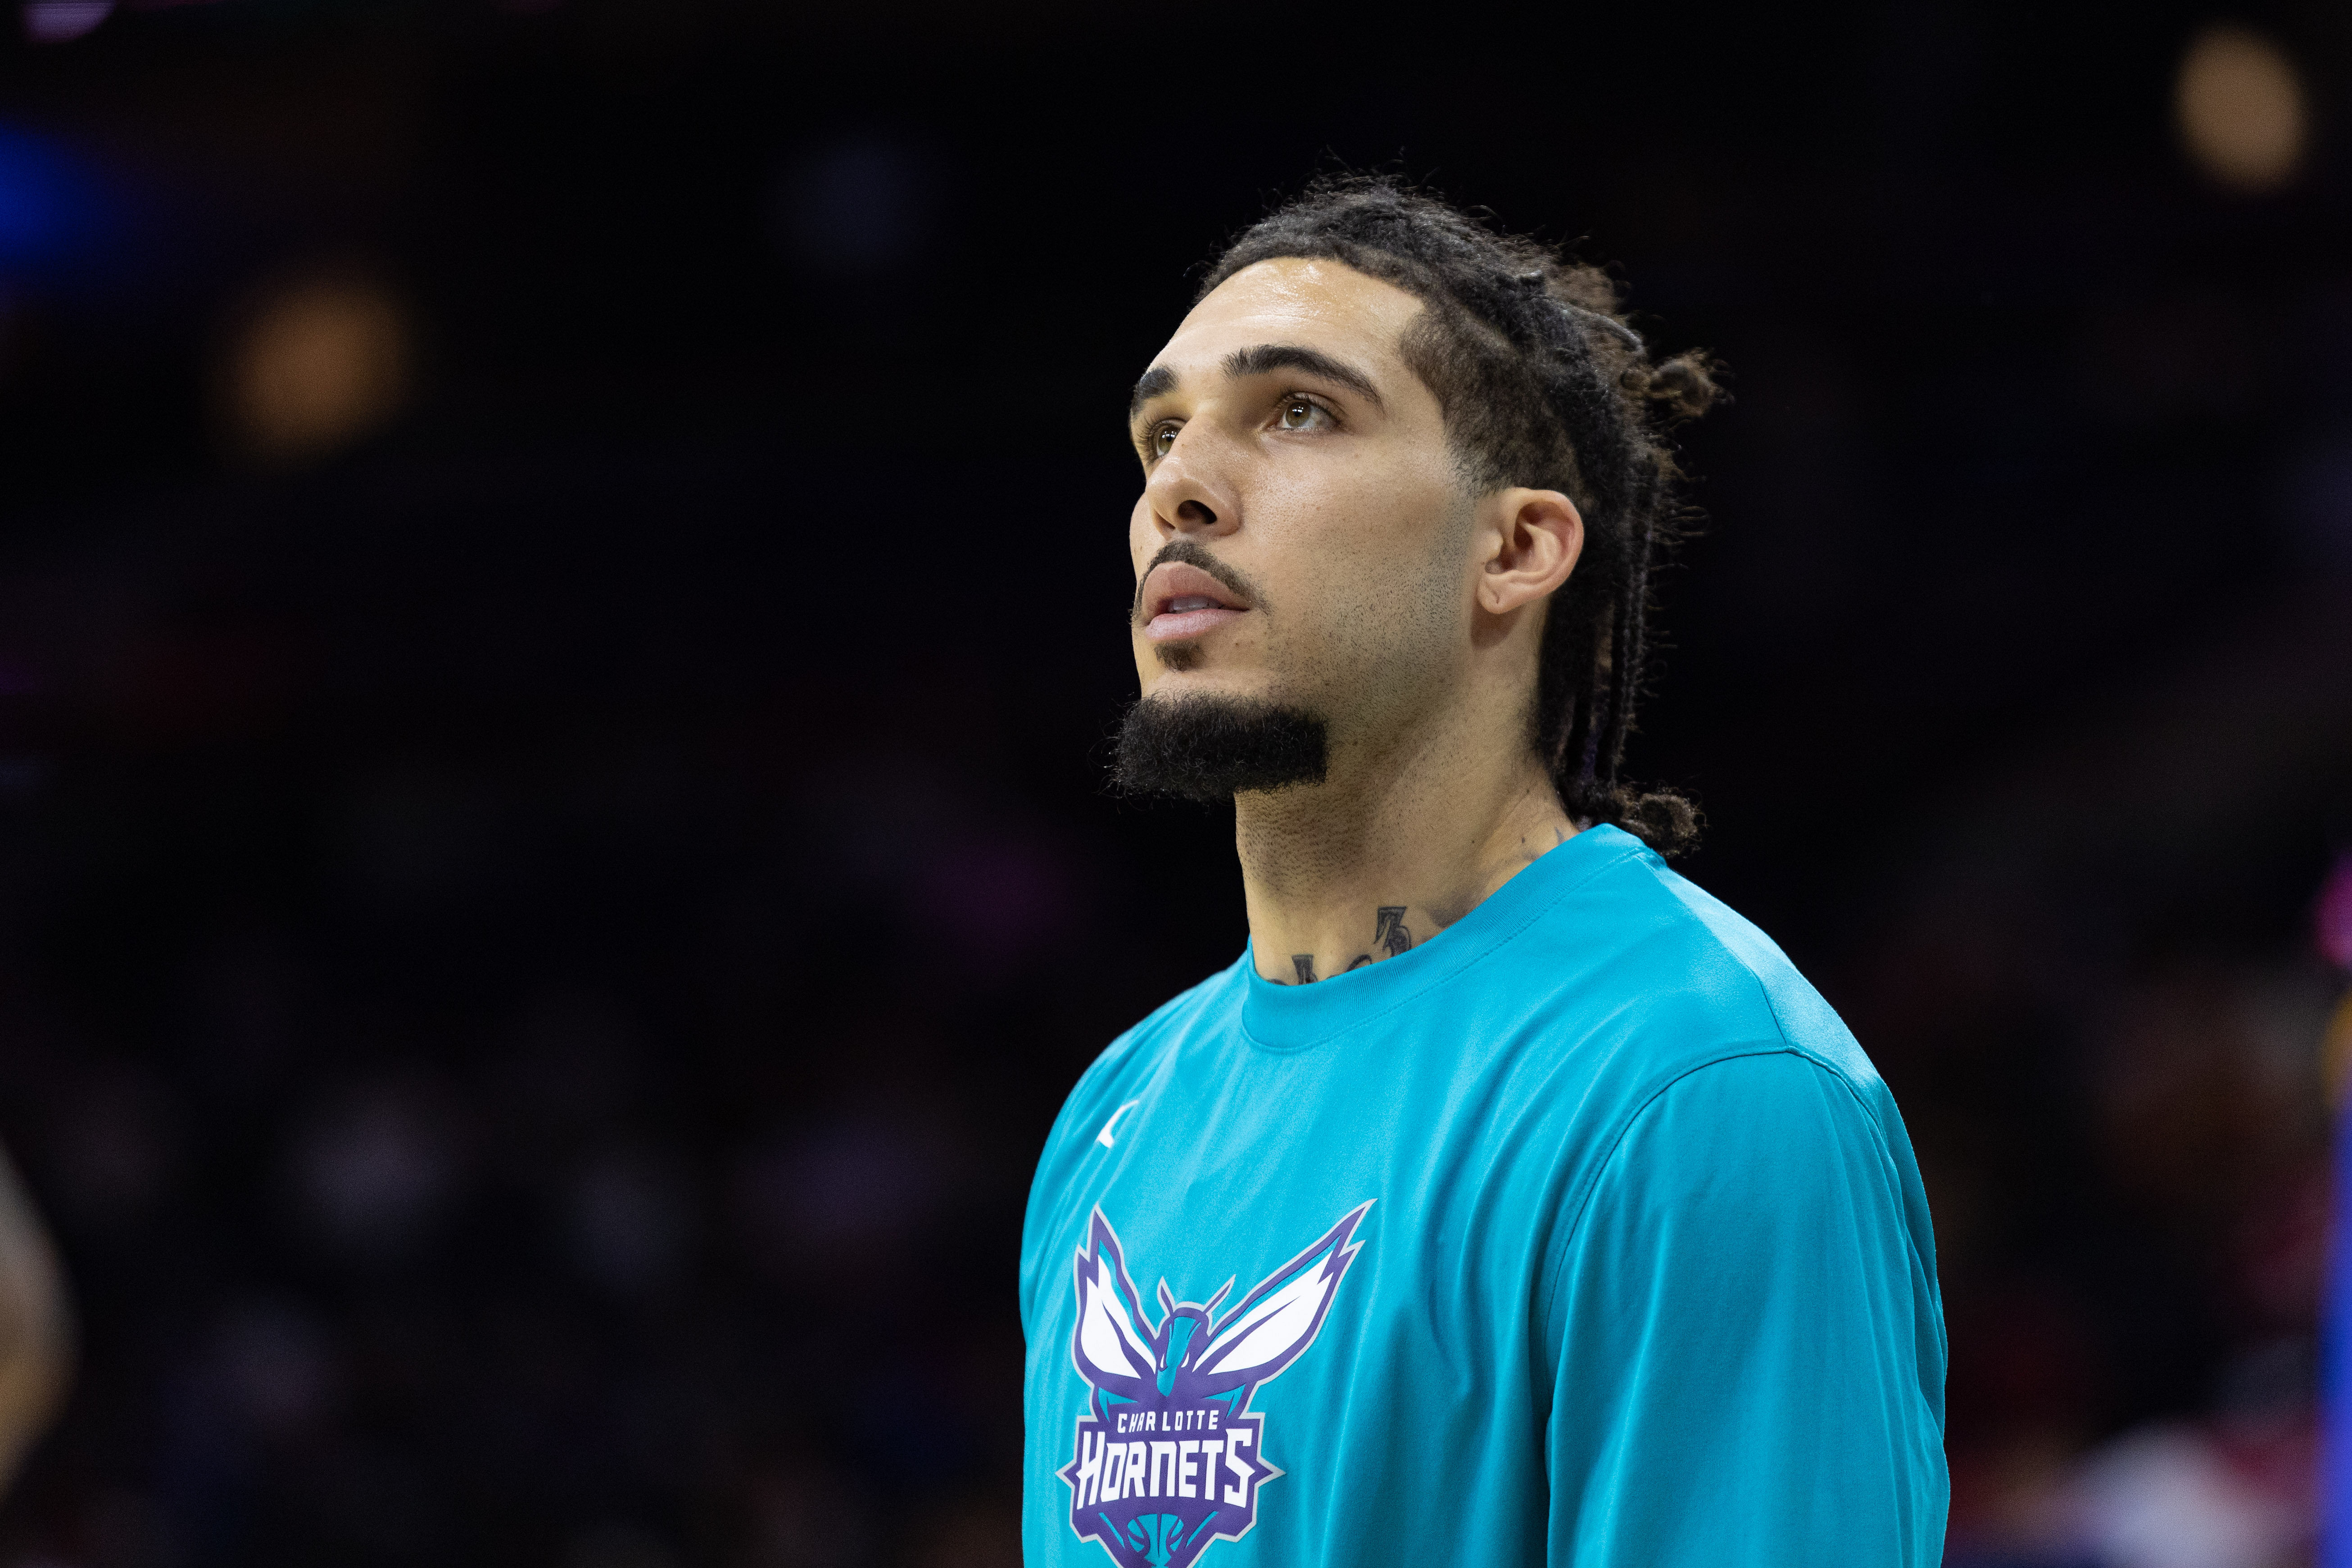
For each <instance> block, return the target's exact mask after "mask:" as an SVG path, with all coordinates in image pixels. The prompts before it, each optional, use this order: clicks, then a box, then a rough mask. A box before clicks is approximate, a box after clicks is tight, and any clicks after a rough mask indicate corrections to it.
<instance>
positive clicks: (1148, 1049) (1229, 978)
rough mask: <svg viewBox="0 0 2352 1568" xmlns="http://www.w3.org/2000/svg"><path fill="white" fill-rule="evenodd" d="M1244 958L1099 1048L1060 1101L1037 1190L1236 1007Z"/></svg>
mask: <svg viewBox="0 0 2352 1568" xmlns="http://www.w3.org/2000/svg"><path fill="white" fill-rule="evenodd" d="M1246 962H1247V955H1246V954H1244V957H1243V958H1241V959H1238V960H1236V961H1235V962H1234V963H1233V964H1231V965H1229V966H1228V967H1226V968H1224V969H1223V970H1220V971H1218V972H1217V973H1214V974H1212V975H1210V976H1209V977H1208V978H1207V979H1206V980H1203V981H1202V982H1201V983H1200V984H1197V985H1194V986H1192V988H1191V989H1189V990H1186V991H1182V992H1180V993H1178V994H1176V995H1174V996H1172V997H1171V998H1169V999H1168V1000H1167V1001H1166V1002H1163V1003H1162V1004H1160V1005H1159V1006H1158V1007H1156V1008H1154V1009H1152V1011H1151V1012H1150V1014H1148V1015H1146V1016H1145V1017H1144V1018H1143V1019H1142V1021H1141V1022H1139V1023H1138V1024H1136V1025H1135V1026H1133V1027H1131V1028H1129V1029H1128V1030H1127V1031H1126V1032H1124V1033H1123V1034H1121V1035H1120V1036H1119V1037H1118V1038H1117V1039H1114V1040H1113V1041H1111V1043H1110V1044H1109V1045H1108V1046H1106V1047H1103V1051H1102V1054H1101V1055H1100V1056H1098V1057H1097V1058H1095V1059H1094V1061H1093V1062H1092V1063H1090V1064H1089V1065H1088V1066H1087V1069H1086V1071H1085V1072H1083V1073H1081V1074H1079V1075H1078V1081H1077V1082H1076V1084H1075V1085H1073V1086H1072V1087H1071V1089H1070V1092H1069V1095H1068V1096H1067V1098H1066V1099H1065V1100H1063V1102H1062V1110H1061V1114H1060V1115H1058V1116H1056V1117H1055V1119H1054V1129H1053V1131H1051V1132H1050V1133H1048V1134H1047V1135H1046V1140H1045V1153H1044V1155H1043V1157H1042V1158H1041V1159H1040V1160H1039V1162H1038V1167H1037V1185H1039V1186H1040V1187H1042V1186H1044V1185H1045V1184H1046V1183H1047V1181H1048V1179H1049V1177H1051V1176H1052V1174H1053V1173H1054V1169H1055V1165H1056V1163H1057V1162H1061V1163H1066V1160H1067V1158H1068V1156H1069V1155H1070V1153H1071V1152H1077V1153H1079V1154H1083V1153H1084V1152H1085V1151H1086V1148H1087V1145H1088V1144H1089V1143H1090V1142H1092V1141H1093V1139H1094V1138H1095V1136H1096V1134H1097V1132H1099V1131H1101V1128H1102V1125H1103V1123H1104V1122H1105V1121H1108V1119H1109V1118H1110V1116H1111V1115H1112V1114H1113V1113H1114V1112H1116V1111H1117V1110H1118V1108H1119V1106H1120V1105H1122V1104H1123V1103H1125V1102H1126V1101H1127V1100H1129V1099H1131V1098H1133V1097H1134V1096H1135V1094H1136V1093H1137V1090H1138V1086H1139V1085H1141V1084H1144V1083H1147V1082H1149V1081H1150V1079H1152V1077H1153V1076H1154V1075H1155V1074H1156V1073H1157V1072H1159V1071H1160V1069H1161V1068H1162V1067H1163V1066H1164V1064H1165V1063H1166V1062H1167V1061H1168V1059H1169V1058H1170V1057H1171V1055H1172V1054H1173V1053H1174V1051H1175V1050H1176V1049H1177V1048H1178V1047H1180V1046H1181V1044H1182V1043H1183V1042H1184V1041H1185V1040H1187V1039H1191V1038H1194V1037H1198V1036H1199V1035H1200V1034H1201V1033H1202V1031H1203V1030H1205V1029H1210V1028H1213V1027H1214V1026H1216V1025H1217V1024H1218V1023H1220V1022H1222V1021H1223V1020H1224V1019H1225V1017H1226V1016H1227V1015H1228V1014H1230V1013H1232V1012H1233V1011H1234V1010H1236V1009H1238V1008H1239V1006H1240V1005H1241V1002H1240V998H1241V995H1242V991H1243V980H1244V976H1243V974H1242V972H1241V966H1242V964H1243V963H1246Z"/></svg>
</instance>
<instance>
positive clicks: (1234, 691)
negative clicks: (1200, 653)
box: [1143, 660, 1274, 702]
mask: <svg viewBox="0 0 2352 1568" xmlns="http://www.w3.org/2000/svg"><path fill="white" fill-rule="evenodd" d="M1271 686H1272V683H1271V682H1269V681H1268V680H1266V679H1265V677H1264V676H1263V675H1261V674H1258V673H1256V672H1255V671H1252V672H1244V671H1240V670H1231V669H1215V668H1208V667H1207V666H1205V665H1204V664H1202V663H1201V662H1198V661H1197V660H1196V662H1193V663H1189V664H1170V663H1163V664H1162V665H1161V667H1160V668H1159V669H1157V670H1154V671H1152V672H1151V673H1150V675H1149V676H1148V677H1147V678H1146V679H1145V680H1144V682H1143V700H1145V701H1147V702H1175V701H1183V700H1191V699H1193V698H1200V697H1214V698H1223V699H1225V700H1229V701H1259V700H1265V699H1268V698H1271V697H1272V696H1273V695H1274V692H1273V690H1272V689H1271Z"/></svg>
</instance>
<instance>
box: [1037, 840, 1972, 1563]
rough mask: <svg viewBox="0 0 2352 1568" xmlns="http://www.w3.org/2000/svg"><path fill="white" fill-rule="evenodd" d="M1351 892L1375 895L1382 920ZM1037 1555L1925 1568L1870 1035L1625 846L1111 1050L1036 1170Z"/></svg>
mask: <svg viewBox="0 0 2352 1568" xmlns="http://www.w3.org/2000/svg"><path fill="white" fill-rule="evenodd" d="M1368 913H1369V911H1368ZM1021 1310H1022V1323H1023V1327H1024V1331H1025V1333H1026V1335H1027V1339H1028V1363H1027V1373H1026V1385H1025V1401H1024V1403H1025V1413H1026V1417H1027V1439H1026V1445H1025V1453H1024V1484H1023V1493H1024V1499H1023V1512H1022V1540H1023V1548H1024V1559H1025V1561H1026V1562H1027V1563H1029V1564H1030V1565H1031V1568H1044V1565H1045V1564H1058V1563H1069V1564H1091V1565H1095V1568H1099V1565H1100V1564H1101V1563H1102V1560H1103V1557H1104V1555H1105V1554H1106V1553H1108V1556H1109V1557H1110V1559H1111V1560H1112V1561H1113V1562H1116V1563H1120V1564H1122V1565H1125V1568H1144V1565H1150V1568H1188V1565H1189V1564H1191V1563H1195V1562H1201V1561H1204V1560H1205V1562H1206V1563H1208V1564H1209V1565H1210V1568H1244V1565H1246V1564H1251V1563H1259V1564H1268V1565H1272V1564H1281V1565H1283V1568H1302V1565H1306V1564H1327V1563H1328V1564H1334V1565H1338V1564H1349V1565H1355V1564H1368V1563H1380V1564H1387V1563H1431V1564H1435V1563H1445V1564H1449V1565H1454V1568H1490V1565H1491V1568H1503V1565H1506V1564H1508V1565H1510V1568H1532V1565H1534V1564H1539V1563H1544V1564H1552V1565H1554V1568H1566V1565H1569V1564H1574V1565H1575V1568H1739V1565H1744V1564H1754V1565H1756V1568H1766V1565H1769V1568H1799V1565H1802V1564H1822V1565H1829V1564H1836V1565H1839V1568H1857V1565H1877V1564H1885V1565H1889V1568H1893V1565H1895V1564H1902V1565H1905V1568H1931V1565H1932V1564H1934V1563H1937V1562H1938V1561H1939V1560H1940V1558H1941V1556H1942V1550H1943V1536H1944V1515H1945V1509H1946V1504H1947V1501H1948V1479H1947V1476H1946V1471H1945V1467H1944V1457H1943V1421H1944V1401H1943V1392H1944V1356H1945V1349H1944V1326H1943V1311H1942V1307H1941V1304H1940V1301H1939V1300H1938V1298H1937V1289H1936V1266H1935V1241H1934V1237H1933V1233H1932V1231H1931V1230H1930V1228H1929V1225H1928V1218H1927V1196H1926V1194H1925V1192H1924V1191H1923V1190H1922V1189H1921V1186H1920V1183H1919V1173H1918V1167H1917V1165H1916V1162H1915V1161H1914V1159H1913V1157H1912V1152H1911V1145H1910V1141H1909V1139H1908V1138H1907V1137H1906V1135H1905V1132H1904V1130H1903V1122H1902V1119H1901V1118H1900V1117H1899V1116H1898V1115H1897V1114H1896V1112H1895V1102H1894V1100H1893V1098H1892V1097H1891V1096H1890V1095H1889V1094H1888V1093H1887V1090H1886V1087H1885V1084H1884V1083H1882V1082H1881V1081H1880V1080H1879V1078H1878V1075H1877V1073H1876V1072H1875V1071H1874V1070H1873V1069H1872V1068H1871V1065H1870V1062H1869V1060H1868V1059H1867V1058H1865V1057H1864V1055H1863V1053H1862V1050H1861V1048H1860V1047H1858V1046H1857V1045H1856V1044H1855V1043H1854V1040H1853V1036H1852V1035H1851V1034H1849V1033H1848V1032H1847V1030H1846V1028H1845V1026H1843V1024H1842V1023H1840V1022H1839V1020H1838V1017H1837V1015H1836V1014H1835V1013H1833V1012H1832V1010H1831V1009H1830V1007H1829V1005H1828V1004H1827V1003H1825V1002H1823V1001H1822V998H1821V996H1820V995H1819V994H1818V993H1816V992H1815V991H1814V990H1813V989H1812V987H1811V986H1810V985H1809V984H1806V983H1805V981H1804V979H1803V977H1802V976H1801V975H1799V974H1798V973H1797V972H1796V970H1795V969H1794V968H1793V967H1791V965H1790V963H1789V961H1788V959H1787V958H1786V957H1785V956H1783V955H1782V954H1781V952H1780V950H1779V949H1778V948H1777V947H1775V946H1773V944H1772V943H1771V942H1769V940H1768V939H1767V938H1765V937H1764V936H1763V934H1762V933H1761V932H1759V931H1757V930H1756V929H1755V928H1754V927H1753V926H1751V925H1749V924H1748V922H1747V921H1743V920H1741V919H1740V918H1739V917H1738V915H1736V914H1734V913H1732V912H1731V911H1730V910H1728V909H1727V908H1725V907H1724V906H1723V905H1722V904H1720V903H1718V902H1717V901H1716V900H1714V899H1712V898H1709V897H1708V896H1707V895H1706V894H1705V893H1703V892H1701V891H1700V890H1699V889H1697V888H1696V887H1694V886H1692V885H1691V884H1690V883H1689V882H1687V881H1685V880H1684V879H1682V878H1681V877H1679V876H1676V875H1675V873H1674V872H1673V871H1671V870H1669V869H1667V868H1666V867H1665V866H1664V863H1663V862H1661V861H1660V860H1659V859H1658V858H1656V857H1655V856H1654V855H1653V854H1651V853H1650V852H1649V851H1648V850H1647V849H1645V848H1644V847H1643V846H1642V845H1641V844H1640V843H1639V842H1638V841H1637V840H1635V839H1633V838H1632V837H1629V836H1627V835H1626V834H1624V833H1622V832H1620V831H1618V830H1617V829H1615V828H1612V827H1599V828H1594V829H1592V830H1591V831H1589V832H1585V833H1582V834H1580V835H1578V836H1577V837H1573V838H1571V839H1570V840H1569V841H1568V842H1567V843H1565V844H1563V845H1561V846H1560V847H1558V848H1556V849H1554V850H1552V851H1551V852H1550V853H1549V854H1548V855H1545V856H1544V857H1543V858H1540V859H1538V861H1536V862H1535V863H1534V864H1533V865H1531V866H1529V867H1528V868H1526V869H1525V870H1523V871H1521V872H1520V873H1519V874H1518V875H1517V876H1516V877H1514V878H1513V879H1511V880H1510V881H1508V882H1507V883H1505V884H1504V885H1503V887H1502V888H1501V889H1499V890H1498V891H1496V893H1495V894H1494V896H1493V897H1491V898H1489V899H1488V900H1486V902H1485V903H1483V904H1481V905H1479V906H1478V907H1477V908H1476V909H1475V910H1472V911H1471V913H1470V914H1469V915H1467V916H1465V918H1464V919H1463V920H1461V921H1458V922H1457V923H1456V924H1454V925H1453V926H1451V927H1449V928H1448V929H1446V930H1445V931H1443V932H1440V933H1438V934H1437V935H1435V936H1433V937H1432V938H1430V939H1428V940H1426V941H1424V942H1422V943H1421V944H1420V945H1419V946H1417V947H1414V948H1412V950H1411V951H1409V952H1403V953H1401V954H1399V955H1398V956H1396V957H1394V958H1391V959H1388V960H1386V961H1384V962H1382V963H1378V964H1374V965H1371V966H1369V967H1367V968H1364V969H1360V970H1356V971H1352V972H1349V973H1343V974H1339V975H1335V976H1333V977H1332V978H1330V979H1328V980H1325V981H1323V982H1321V983H1319V984H1314V985H1307V986H1285V985H1276V984H1269V983H1267V982H1266V981H1265V980H1263V979H1261V978H1259V976H1258V974H1257V973H1256V971H1255V966H1254V964H1253V963H1252V962H1251V960H1250V956H1249V954H1248V953H1247V952H1244V954H1243V956H1242V959H1241V960H1240V961H1239V962H1237V963H1234V966H1233V967H1232V968H1230V969H1228V970H1226V971H1224V972H1223V973H1220V974H1218V975H1216V976H1214V977H1213V978H1211V979H1210V980H1208V981H1206V982H1204V983H1203V984H1201V985H1198V986H1196V987H1194V988H1193V989H1192V990H1191V991H1188V992H1186V993H1185V994H1182V995H1181V996H1179V997H1177V998H1176V999H1175V1000H1174V1001H1172V1002H1171V1003H1169V1004H1168V1005H1166V1006H1164V1007H1162V1008H1160V1010H1159V1011H1158V1012H1156V1013H1154V1014H1153V1015H1151V1016H1150V1017H1149V1018H1147V1019H1145V1020H1144V1021H1143V1022H1142V1023H1141V1024H1139V1025H1138V1026H1136V1027H1135V1028H1133V1029H1131V1030H1129V1032H1128V1033H1127V1034H1125V1035H1123V1036H1121V1037H1119V1038H1118V1040H1117V1041H1115V1042H1114V1043H1113V1044H1112V1045H1111V1047H1110V1048H1109V1049H1108V1050H1107V1051H1105V1052H1104V1053H1103V1055H1102V1057H1101V1058H1100V1059H1099V1060H1097V1062H1096V1063H1095V1064H1094V1066H1093V1067H1092V1068H1089V1069H1088V1070H1087V1073H1086V1075H1085V1077H1084V1078H1083V1079H1080V1080H1079V1083H1078V1086H1077V1088H1076V1089H1074V1090H1073V1091H1072V1092H1071V1095H1070V1098H1069V1101H1068V1103H1067V1104H1066V1106H1065V1107H1064V1108H1063V1110H1062V1114H1061V1117H1060V1119H1059V1120H1058V1121H1056V1122H1055V1127H1054V1131H1053V1133H1052V1136H1051V1138H1050V1139H1049V1141H1048V1142H1047V1144H1046V1148H1045V1155H1044V1158H1043V1159H1042V1160H1041V1162H1040V1163H1039V1165H1038V1169H1037V1175H1036V1180H1035V1184H1034V1187H1033V1188H1032V1190H1031V1194H1030V1199H1029V1209H1028V1216H1027V1221H1026V1224H1025V1226H1024V1235H1023V1243H1022V1260H1021Z"/></svg>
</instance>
